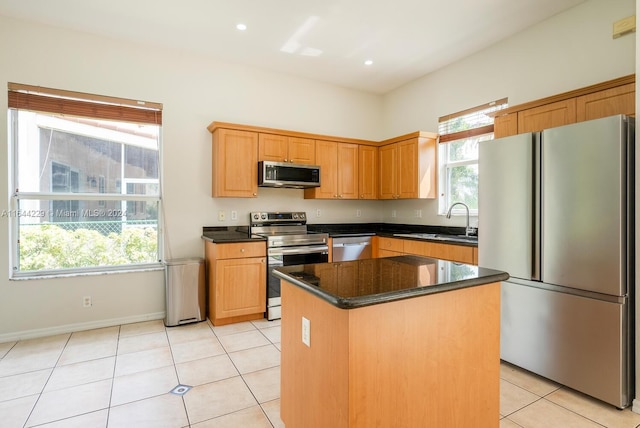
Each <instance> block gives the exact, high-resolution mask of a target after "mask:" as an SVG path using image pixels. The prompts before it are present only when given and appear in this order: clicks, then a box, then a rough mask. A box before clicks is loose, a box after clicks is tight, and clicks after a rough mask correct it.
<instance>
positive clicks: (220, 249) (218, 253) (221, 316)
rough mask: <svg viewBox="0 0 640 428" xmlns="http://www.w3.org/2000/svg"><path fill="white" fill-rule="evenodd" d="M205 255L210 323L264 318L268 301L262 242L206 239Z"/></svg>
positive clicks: (221, 323)
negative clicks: (218, 242) (227, 242)
mask: <svg viewBox="0 0 640 428" xmlns="http://www.w3.org/2000/svg"><path fill="white" fill-rule="evenodd" d="M205 258H206V261H207V267H208V270H209V319H210V320H211V322H212V323H213V325H224V324H230V323H233V322H240V321H247V320H251V319H259V318H263V317H264V312H265V310H266V301H267V294H266V293H267V286H266V284H267V266H266V262H267V261H266V245H265V243H264V242H249V243H245V242H241V243H232V244H214V243H211V242H205Z"/></svg>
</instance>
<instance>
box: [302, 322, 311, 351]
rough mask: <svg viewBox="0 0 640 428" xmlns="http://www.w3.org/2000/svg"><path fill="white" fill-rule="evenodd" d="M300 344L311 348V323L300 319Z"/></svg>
mask: <svg viewBox="0 0 640 428" xmlns="http://www.w3.org/2000/svg"><path fill="white" fill-rule="evenodd" d="M302 343H304V344H305V345H307V346H308V347H309V348H311V322H310V321H309V320H308V319H306V318H305V317H302Z"/></svg>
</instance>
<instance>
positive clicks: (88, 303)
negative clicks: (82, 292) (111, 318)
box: [82, 296, 93, 308]
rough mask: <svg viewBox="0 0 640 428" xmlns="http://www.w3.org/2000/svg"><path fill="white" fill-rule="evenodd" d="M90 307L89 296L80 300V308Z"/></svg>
mask: <svg viewBox="0 0 640 428" xmlns="http://www.w3.org/2000/svg"><path fill="white" fill-rule="evenodd" d="M91 306H93V304H92V303H91V296H84V297H83V298H82V307H84V308H90V307H91Z"/></svg>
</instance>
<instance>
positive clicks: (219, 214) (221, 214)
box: [218, 210, 226, 221]
mask: <svg viewBox="0 0 640 428" xmlns="http://www.w3.org/2000/svg"><path fill="white" fill-rule="evenodd" d="M225 218H226V216H225V214H224V211H222V210H220V211H218V221H224V220H225Z"/></svg>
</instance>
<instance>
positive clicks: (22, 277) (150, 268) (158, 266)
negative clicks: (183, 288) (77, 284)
mask: <svg viewBox="0 0 640 428" xmlns="http://www.w3.org/2000/svg"><path fill="white" fill-rule="evenodd" d="M161 270H164V265H163V264H162V263H153V264H148V265H144V266H140V267H136V268H133V267H127V268H114V269H105V270H99V271H98V270H96V271H93V270H92V271H78V272H64V273H63V272H59V273H54V272H51V273H42V274H38V273H23V274H17V275H15V276H12V277H10V278H9V280H10V281H29V280H34V279H54V278H72V277H76V276H96V275H114V274H126V273H140V272H155V271H161Z"/></svg>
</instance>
